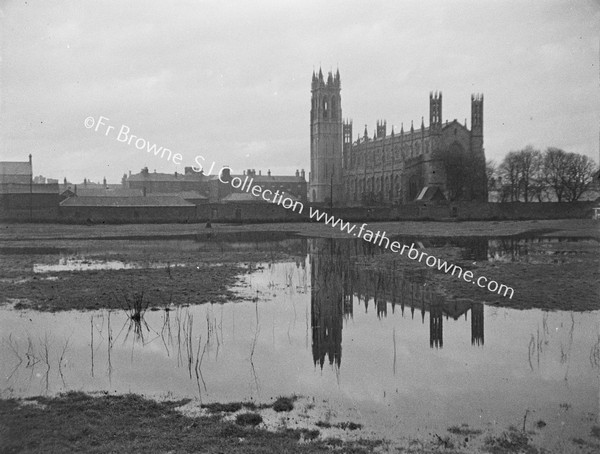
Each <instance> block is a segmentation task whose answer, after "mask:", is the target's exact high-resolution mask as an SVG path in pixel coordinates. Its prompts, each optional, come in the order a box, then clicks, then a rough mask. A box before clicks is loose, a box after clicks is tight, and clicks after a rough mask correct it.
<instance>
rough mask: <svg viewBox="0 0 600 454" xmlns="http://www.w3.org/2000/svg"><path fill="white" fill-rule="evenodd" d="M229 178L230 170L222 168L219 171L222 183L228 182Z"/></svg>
mask: <svg viewBox="0 0 600 454" xmlns="http://www.w3.org/2000/svg"><path fill="white" fill-rule="evenodd" d="M230 178H231V169H230V168H229V167H223V168H222V169H221V179H222V180H223V181H229V180H230Z"/></svg>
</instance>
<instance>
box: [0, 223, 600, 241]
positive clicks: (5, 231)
mask: <svg viewBox="0 0 600 454" xmlns="http://www.w3.org/2000/svg"><path fill="white" fill-rule="evenodd" d="M357 224H358V225H360V224H361V223H357ZM368 225H369V228H370V229H371V230H373V231H376V230H381V231H385V232H387V233H388V235H389V234H392V235H394V234H397V235H400V234H402V235H419V236H507V235H520V234H526V233H528V232H529V233H536V232H537V233H550V232H554V233H555V234H559V235H562V236H585V237H588V236H594V237H596V238H600V225H599V224H598V222H597V221H594V220H592V219H557V220H539V221H464V222H437V221H401V222H373V223H368ZM231 232H259V233H262V234H263V235H282V234H283V233H287V234H298V235H304V236H310V237H348V234H347V233H342V232H340V230H339V228H332V227H331V226H329V225H325V224H323V223H322V222H312V223H308V222H305V223H272V224H213V227H212V229H206V228H205V226H204V224H140V225H92V226H81V225H64V224H0V242H4V241H20V240H41V239H77V238H79V239H102V238H112V239H115V238H119V237H121V238H131V239H136V238H137V239H139V238H141V237H146V238H152V237H156V238H159V239H161V238H165V237H171V236H175V237H176V236H184V237H190V236H194V235H200V236H207V235H213V236H219V235H221V234H226V233H231ZM267 232H268V233H267ZM274 239H277V238H274Z"/></svg>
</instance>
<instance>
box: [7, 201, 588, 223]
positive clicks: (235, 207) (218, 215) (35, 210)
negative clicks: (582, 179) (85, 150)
mask: <svg viewBox="0 0 600 454" xmlns="http://www.w3.org/2000/svg"><path fill="white" fill-rule="evenodd" d="M2 196H3V199H2V201H1V202H2V203H0V221H4V222H16V221H20V222H24V221H25V222H27V221H33V222H65V223H90V222H91V223H113V224H120V223H158V222H173V223H195V222H196V223H201V222H207V221H208V220H211V221H212V222H303V221H311V219H310V216H309V212H310V210H309V208H310V207H309V206H308V205H306V206H305V207H304V208H305V209H304V210H303V212H302V213H297V212H294V211H293V210H291V209H286V208H284V207H283V206H278V205H275V204H271V203H263V202H256V203H248V202H244V203H218V204H217V203H213V204H205V205H198V206H195V205H190V206H141V207H132V206H122V207H119V206H89V207H88V206H58V201H57V198H56V197H52V198H51V200H49V199H48V198H47V196H46V195H44V196H42V195H36V194H34V195H33V198H34V199H35V200H34V202H33V204H32V206H31V208H30V206H29V195H27V197H21V198H23V200H14V197H12V196H10V195H7V194H3V195H2ZM41 198H44V200H41ZM9 199H10V200H9ZM25 199H27V200H25ZM42 202H43V203H42ZM595 206H598V203H597V202H573V203H556V202H540V203H535V202H532V203H520V202H510V203H471V202H460V203H448V202H437V203H435V202H423V203H411V204H407V205H402V206H397V207H388V206H381V207H372V208H367V207H338V208H333V209H330V207H329V205H327V204H319V205H317V204H315V205H313V208H315V209H318V210H320V211H321V212H323V211H324V212H327V213H328V214H331V215H333V216H335V217H336V218H339V219H342V220H344V221H349V222H357V221H403V220H440V221H441V220H444V221H447V220H451V219H453V220H457V221H461V220H483V221H485V220H535V219H591V218H592V217H593V214H594V210H593V208H594V207H595ZM312 221H313V222H315V220H314V219H313V220H312Z"/></svg>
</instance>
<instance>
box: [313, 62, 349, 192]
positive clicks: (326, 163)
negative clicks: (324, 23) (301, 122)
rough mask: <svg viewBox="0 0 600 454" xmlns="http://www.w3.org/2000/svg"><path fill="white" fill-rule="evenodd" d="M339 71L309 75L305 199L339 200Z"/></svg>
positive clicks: (341, 145)
mask: <svg viewBox="0 0 600 454" xmlns="http://www.w3.org/2000/svg"><path fill="white" fill-rule="evenodd" d="M340 90H341V85H340V72H339V70H338V71H336V73H335V75H333V74H332V73H331V72H329V74H328V76H327V80H325V79H324V78H323V72H322V71H321V69H320V68H319V73H318V74H315V73H314V72H313V75H312V85H311V92H312V99H311V110H310V178H309V180H310V181H309V190H308V191H309V194H308V197H309V200H310V201H311V202H317V203H319V202H320V203H331V204H339V203H340V202H342V199H343V192H342V148H343V136H342V133H343V132H342V103H341V97H340Z"/></svg>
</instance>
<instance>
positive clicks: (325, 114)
mask: <svg viewBox="0 0 600 454" xmlns="http://www.w3.org/2000/svg"><path fill="white" fill-rule="evenodd" d="M328 108H329V102H328V101H327V98H323V118H327V110H328Z"/></svg>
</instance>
